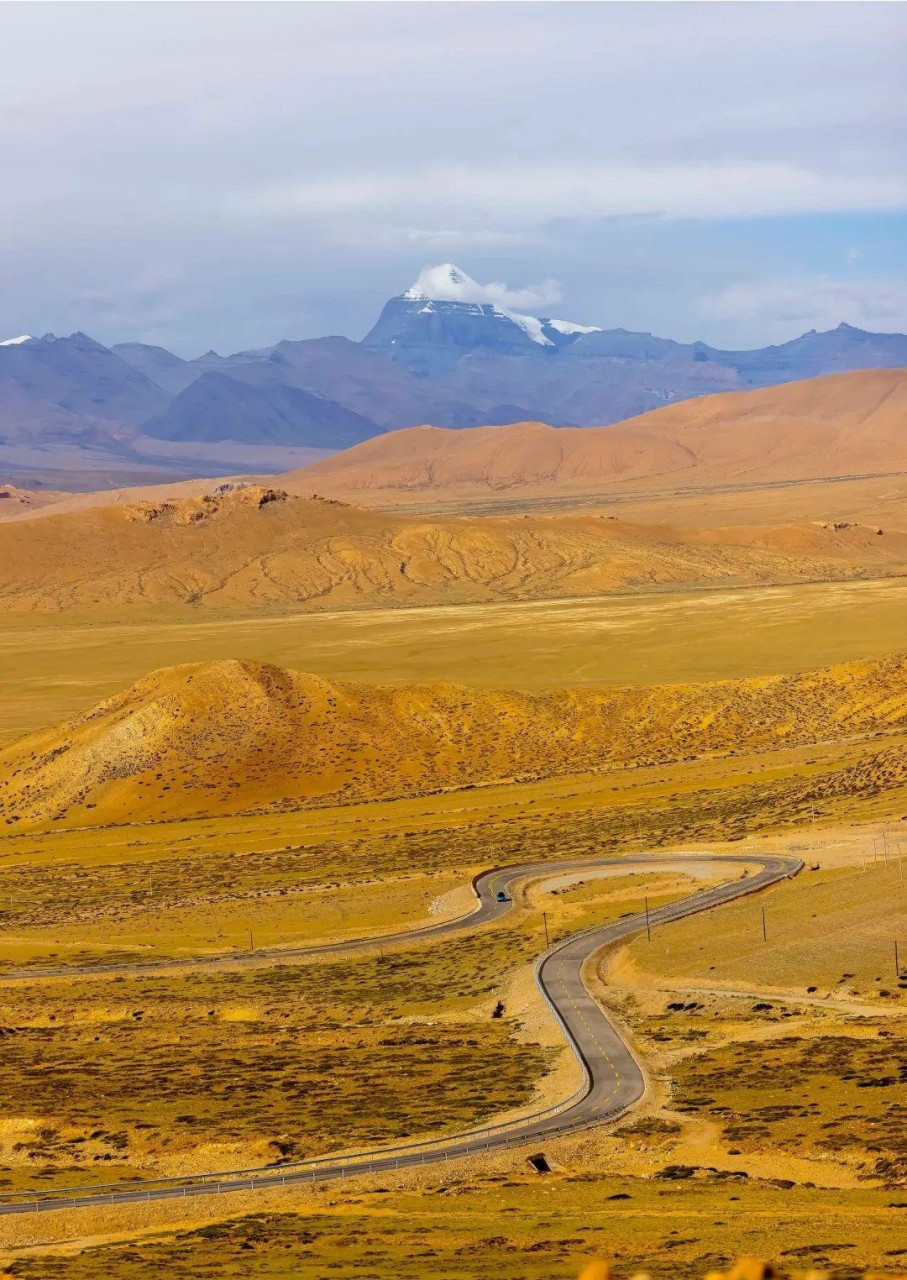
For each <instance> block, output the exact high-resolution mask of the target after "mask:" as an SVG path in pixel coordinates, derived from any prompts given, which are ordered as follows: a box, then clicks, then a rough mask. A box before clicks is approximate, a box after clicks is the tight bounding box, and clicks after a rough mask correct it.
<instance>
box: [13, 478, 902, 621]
mask: <svg viewBox="0 0 907 1280" xmlns="http://www.w3.org/2000/svg"><path fill="white" fill-rule="evenodd" d="M905 568H907V533H898V532H897V531H893V530H891V529H888V530H886V532H885V534H884V535H883V536H882V537H879V536H878V534H877V533H876V530H875V529H874V528H872V527H868V526H856V525H855V526H847V527H839V528H835V527H834V526H833V525H829V524H827V523H817V524H802V525H797V526H791V527H784V526H777V527H773V528H765V529H748V528H742V529H741V528H740V527H735V528H732V529H729V530H721V529H718V530H705V531H703V530H699V531H697V530H685V531H680V532H678V531H676V530H672V529H670V528H667V527H664V526H656V525H651V526H647V525H635V524H630V523H627V522H624V521H620V520H615V519H606V518H602V517H600V516H596V515H589V514H586V515H570V516H564V515H562V516H553V517H546V516H528V517H527V516H513V517H503V516H502V517H470V518H454V517H451V518H447V519H430V518H429V519H425V518H420V517H413V516H401V515H391V514H386V513H380V512H374V511H369V510H366V509H364V508H358V507H350V506H345V505H343V504H341V503H337V502H332V501H325V500H321V499H302V498H293V497H290V496H288V495H287V494H286V493H285V492H283V491H281V490H273V489H266V488H263V487H260V486H253V487H249V488H245V489H237V490H231V489H227V491H226V492H215V493H212V494H207V495H205V496H202V497H182V498H169V499H165V500H159V501H154V502H145V503H136V504H132V505H125V506H110V507H99V508H87V509H84V510H78V509H77V510H73V511H70V512H68V513H56V514H55V513H52V512H51V513H49V514H41V515H40V516H36V517H35V518H33V519H24V520H22V519H20V520H12V521H6V522H3V523H0V610H4V611H7V612H9V611H20V612H21V611H37V612H51V611H58V610H63V609H76V610H81V611H90V612H95V613H103V614H105V616H110V615H111V614H113V613H119V612H120V611H122V610H124V609H127V610H141V609H145V610H148V609H157V608H159V607H161V606H168V607H172V608H174V609H177V610H179V609H182V610H184V611H185V610H187V609H192V610H199V609H220V610H234V611H235V610H249V609H260V608H273V609H280V608H286V607H290V606H293V607H299V606H303V607H307V608H313V609H323V608H336V607H349V606H353V605H380V604H413V605H416V604H437V603H445V604H450V603H458V602H459V603H462V602H471V603H482V602H487V601H497V600H526V599H538V598H544V597H567V596H582V595H595V594H597V593H602V592H607V591H614V590H622V589H645V588H652V587H658V586H667V585H680V586H692V585H697V584H700V585H701V584H708V583H722V584H727V585H734V584H740V583H747V584H748V583H767V582H789V581H796V580H803V579H808V580H814V579H831V578H847V577H853V576H858V575H861V574H865V573H869V574H872V575H873V576H881V575H885V574H890V573H897V572H901V571H903V570H904V569H905Z"/></svg>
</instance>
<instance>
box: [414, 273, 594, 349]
mask: <svg viewBox="0 0 907 1280" xmlns="http://www.w3.org/2000/svg"><path fill="white" fill-rule="evenodd" d="M505 292H506V290H505V287H504V286H503V285H484V284H479V282H478V281H477V280H473V278H472V276H468V275H467V274H466V272H465V271H461V270H460V268H459V267H457V266H455V265H454V263H452V262H441V263H439V264H438V266H436V267H423V269H422V270H421V271H420V272H419V277H418V279H417V280H416V282H415V283H414V284H412V285H411V286H410V287H409V288H408V289H407V291H406V293H404V294H403V295H402V296H403V299H404V301H405V302H424V303H426V306H424V307H421V308H420V309H419V310H420V314H422V315H426V314H431V312H432V310H433V308H432V306H431V304H432V303H433V302H456V303H465V304H470V303H471V304H473V305H477V306H480V307H485V308H488V309H489V313H490V314H492V315H494V316H496V317H497V318H498V319H501V320H509V321H511V323H512V324H515V325H517V327H518V328H520V329H522V331H523V333H525V334H526V336H527V338H529V339H530V341H532V342H534V343H536V344H537V345H538V346H540V347H555V346H558V345H559V344H558V342H557V340H556V339H555V338H552V337H551V336H550V330H554V332H555V334H558V335H560V336H561V337H564V338H569V337H577V336H579V335H581V334H586V333H598V332H600V330H599V329H598V328H597V327H596V326H595V325H582V324H573V322H572V321H570V320H549V319H547V318H545V317H542V318H539V317H536V316H529V315H524V314H522V313H521V312H519V311H511V310H510V308H509V307H504V306H502V305H501V303H500V301H498V300H497V299H498V298H499V296H500V294H501V293H505ZM546 331H549V332H546Z"/></svg>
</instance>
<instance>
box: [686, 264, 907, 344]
mask: <svg viewBox="0 0 907 1280" xmlns="http://www.w3.org/2000/svg"><path fill="white" fill-rule="evenodd" d="M699 306H700V310H701V312H702V314H703V315H705V316H707V317H710V318H715V319H719V320H733V321H738V320H746V321H750V322H751V321H755V322H757V323H772V324H780V325H782V326H784V327H785V328H786V329H798V328H799V329H830V328H833V327H834V326H835V325H837V324H839V323H840V322H841V321H842V320H843V321H845V322H846V323H847V324H852V325H856V326H857V327H859V328H865V329H883V330H889V331H896V332H901V331H903V330H905V329H907V280H863V281H851V280H835V279H832V278H830V277H828V276H806V277H801V278H795V279H776V280H765V281H745V282H740V283H738V284H732V285H729V286H728V287H727V288H726V289H721V290H720V291H719V292H717V293H714V294H712V295H709V296H706V297H705V298H702V299H701V300H700V304H699Z"/></svg>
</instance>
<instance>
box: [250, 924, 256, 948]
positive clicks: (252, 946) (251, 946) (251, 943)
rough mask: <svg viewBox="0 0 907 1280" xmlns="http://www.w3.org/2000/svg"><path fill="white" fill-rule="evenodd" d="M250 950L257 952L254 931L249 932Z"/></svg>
mask: <svg viewBox="0 0 907 1280" xmlns="http://www.w3.org/2000/svg"><path fill="white" fill-rule="evenodd" d="M249 950H250V951H254V950H255V943H254V942H253V941H252V930H251V929H250V930H249Z"/></svg>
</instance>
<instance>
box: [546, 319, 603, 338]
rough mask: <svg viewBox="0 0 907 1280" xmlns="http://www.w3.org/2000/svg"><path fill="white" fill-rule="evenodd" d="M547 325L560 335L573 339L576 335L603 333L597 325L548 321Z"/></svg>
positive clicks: (567, 321)
mask: <svg viewBox="0 0 907 1280" xmlns="http://www.w3.org/2000/svg"><path fill="white" fill-rule="evenodd" d="M547 324H548V325H549V327H550V328H552V329H556V330H557V331H558V333H562V334H564V336H565V337H567V338H569V337H572V336H573V334H574V333H601V332H602V330H601V328H600V326H599V325H597V324H574V323H573V321H572V320H548V321H547Z"/></svg>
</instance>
